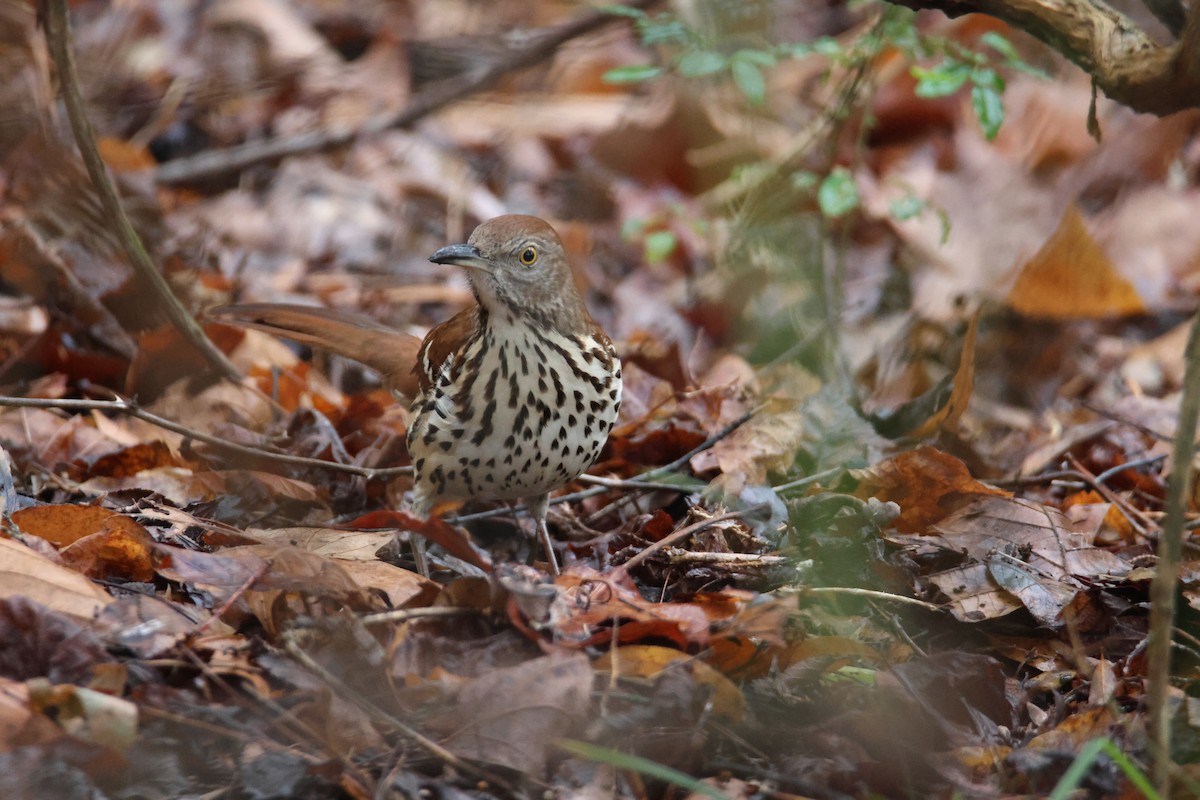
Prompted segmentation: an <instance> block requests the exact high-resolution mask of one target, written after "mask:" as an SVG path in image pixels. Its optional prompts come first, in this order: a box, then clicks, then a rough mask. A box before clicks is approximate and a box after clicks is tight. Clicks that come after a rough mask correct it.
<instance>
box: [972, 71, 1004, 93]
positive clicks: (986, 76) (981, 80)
mask: <svg viewBox="0 0 1200 800" xmlns="http://www.w3.org/2000/svg"><path fill="white" fill-rule="evenodd" d="M971 83H973V84H975V85H976V86H982V87H984V88H985V89H992V90H993V91H996V92H1003V91H1004V78H1001V77H1000V73H998V72H996V70H994V69H988V68H987V67H976V68H975V69H973V70H971Z"/></svg>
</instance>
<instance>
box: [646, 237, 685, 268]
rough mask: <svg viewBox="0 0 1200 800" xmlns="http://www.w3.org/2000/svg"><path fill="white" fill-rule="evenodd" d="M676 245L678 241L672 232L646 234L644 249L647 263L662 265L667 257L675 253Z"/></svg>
mask: <svg viewBox="0 0 1200 800" xmlns="http://www.w3.org/2000/svg"><path fill="white" fill-rule="evenodd" d="M676 244H678V241H677V240H676V238H675V234H674V233H672V232H671V231H654V232H653V233H648V234H646V242H645V245H644V248H645V256H646V261H647V263H650V264H661V263H662V262H663V261H665V260H666V259H667V256H669V255H671V253H673V252H675V245H676Z"/></svg>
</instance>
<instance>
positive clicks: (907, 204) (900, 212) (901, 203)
mask: <svg viewBox="0 0 1200 800" xmlns="http://www.w3.org/2000/svg"><path fill="white" fill-rule="evenodd" d="M924 210H925V201H924V200H922V199H921V198H919V197H917V196H916V195H915V194H906V195H904V197H898V198H896V199H895V200H893V201H892V202H890V203H888V213H889V214H891V215H892V219H895V220H899V221H901V222H903V221H904V220H906V219H912V218H913V217H915V216H917V215H919V214H920V213H921V212H922V211H924Z"/></svg>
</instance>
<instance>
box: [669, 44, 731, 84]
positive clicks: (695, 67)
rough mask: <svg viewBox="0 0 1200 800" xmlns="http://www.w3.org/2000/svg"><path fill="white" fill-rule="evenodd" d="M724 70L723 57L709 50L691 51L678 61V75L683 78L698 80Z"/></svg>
mask: <svg viewBox="0 0 1200 800" xmlns="http://www.w3.org/2000/svg"><path fill="white" fill-rule="evenodd" d="M723 69H725V57H724V56H723V55H721V54H720V53H714V52H712V51H711V50H692V51H690V52H687V53H684V54H683V57H682V58H680V59H679V74H680V75H682V76H683V77H685V78H700V77H703V76H705V75H712V74H713V73H714V72H720V71H721V70H723Z"/></svg>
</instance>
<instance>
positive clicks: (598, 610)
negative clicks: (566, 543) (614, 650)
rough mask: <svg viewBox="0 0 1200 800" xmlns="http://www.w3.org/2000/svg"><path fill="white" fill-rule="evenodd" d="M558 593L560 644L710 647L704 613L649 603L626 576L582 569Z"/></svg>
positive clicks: (555, 621) (554, 613)
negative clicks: (647, 643)
mask: <svg viewBox="0 0 1200 800" xmlns="http://www.w3.org/2000/svg"><path fill="white" fill-rule="evenodd" d="M555 588H556V589H557V590H558V594H557V596H556V597H555V598H554V601H553V603H552V604H551V608H550V625H549V629H550V630H551V631H553V633H554V639H555V641H556V642H557V643H558V644H561V645H564V646H567V647H580V648H582V647H590V646H595V645H599V644H603V643H604V642H608V641H610V640H612V639H613V637H614V636H616V638H617V640H618V641H621V642H638V641H642V640H644V639H655V638H657V639H665V640H667V641H670V642H674V643H675V644H676V645H677V646H679V647H680V648H683V649H685V650H686V649H693V648H702V647H705V646H707V645H708V643H709V639H710V636H709V622H708V617H707V616H706V615H705V613H704V611H703V610H701V609H700V608H697V607H696V606H693V605H690V604H688V603H654V602H651V601H649V600H645V599H643V598H642V596H641V595H640V594H639V593H638V591H637V589H635V588H634V586H633V583H632V581H631V580H630V578H629V576H628V575H626V574H624V573H620V574H619V575H617V576H614V575H602V574H600V573H598V572H596V571H594V570H592V569H589V568H588V567H585V566H583V565H582V564H579V565H575V566H572V567H571V569H570V571H569V572H567V573H566V574H563V575H560V576H559V577H558V579H557V580H556V581H555ZM512 613H513V612H512V611H511V610H510V616H511V615H512ZM518 624H519V625H523V622H522V621H518Z"/></svg>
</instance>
